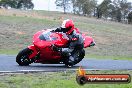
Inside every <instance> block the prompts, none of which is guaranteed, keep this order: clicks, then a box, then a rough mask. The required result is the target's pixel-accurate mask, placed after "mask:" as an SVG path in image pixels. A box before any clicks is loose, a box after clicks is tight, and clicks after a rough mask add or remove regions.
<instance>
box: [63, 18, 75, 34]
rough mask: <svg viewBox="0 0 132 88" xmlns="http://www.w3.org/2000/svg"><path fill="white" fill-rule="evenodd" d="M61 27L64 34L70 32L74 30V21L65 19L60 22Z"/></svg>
mask: <svg viewBox="0 0 132 88" xmlns="http://www.w3.org/2000/svg"><path fill="white" fill-rule="evenodd" d="M61 28H62V29H63V31H64V32H65V33H66V34H68V35H69V34H71V33H72V32H73V30H74V23H73V21H72V20H70V19H67V20H64V21H63V22H62V25H61Z"/></svg>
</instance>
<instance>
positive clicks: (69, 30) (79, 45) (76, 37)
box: [53, 19, 84, 64]
mask: <svg viewBox="0 0 132 88" xmlns="http://www.w3.org/2000/svg"><path fill="white" fill-rule="evenodd" d="M54 31H55V32H63V33H66V35H67V37H68V38H69V41H70V42H69V46H68V47H67V48H58V47H54V48H53V49H54V50H56V51H60V52H61V53H62V55H63V56H65V57H67V58H68V62H69V63H70V64H73V63H72V62H73V61H74V58H73V56H72V55H71V53H72V52H74V50H75V49H78V50H82V49H83V48H84V44H83V43H84V40H83V38H82V35H81V34H80V33H79V30H78V29H77V28H75V27H74V23H73V21H72V20H69V19H67V20H64V21H63V22H62V26H61V27H59V28H57V29H55V30H54Z"/></svg>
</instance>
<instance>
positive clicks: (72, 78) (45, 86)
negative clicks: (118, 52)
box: [0, 71, 132, 88]
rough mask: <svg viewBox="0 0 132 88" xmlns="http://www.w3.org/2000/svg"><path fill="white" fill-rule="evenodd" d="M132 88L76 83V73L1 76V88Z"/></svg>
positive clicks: (116, 85)
mask: <svg viewBox="0 0 132 88" xmlns="http://www.w3.org/2000/svg"><path fill="white" fill-rule="evenodd" d="M87 73H88V74H122V73H124V74H130V75H132V71H88V72H87ZM23 87H24V88H132V83H129V84H85V85H84V86H80V85H78V84H77V83H76V72H74V71H65V72H44V73H27V74H9V75H0V88H23Z"/></svg>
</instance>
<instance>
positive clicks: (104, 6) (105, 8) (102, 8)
mask: <svg viewBox="0 0 132 88" xmlns="http://www.w3.org/2000/svg"><path fill="white" fill-rule="evenodd" d="M110 4H111V0H104V1H103V2H102V3H101V4H100V5H99V6H98V7H97V17H98V18H101V17H102V16H103V17H105V18H107V17H108V16H109V6H110Z"/></svg>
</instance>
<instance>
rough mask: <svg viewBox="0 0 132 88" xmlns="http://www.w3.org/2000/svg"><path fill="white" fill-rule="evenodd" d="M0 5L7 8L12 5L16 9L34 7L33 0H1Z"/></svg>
mask: <svg viewBox="0 0 132 88" xmlns="http://www.w3.org/2000/svg"><path fill="white" fill-rule="evenodd" d="M0 6H3V7H5V8H8V7H11V8H16V9H33V8H34V4H33V3H32V0H1V1H0Z"/></svg>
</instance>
